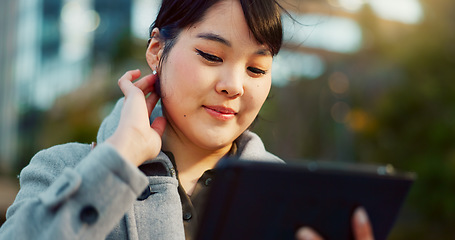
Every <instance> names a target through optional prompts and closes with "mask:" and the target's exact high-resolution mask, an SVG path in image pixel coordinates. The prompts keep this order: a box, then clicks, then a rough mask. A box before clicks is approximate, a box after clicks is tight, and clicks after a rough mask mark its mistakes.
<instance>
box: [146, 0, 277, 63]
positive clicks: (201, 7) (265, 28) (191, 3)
mask: <svg viewBox="0 0 455 240" xmlns="http://www.w3.org/2000/svg"><path fill="white" fill-rule="evenodd" d="M220 1H222V0H163V1H162V3H161V8H160V11H159V13H158V15H157V17H156V20H155V22H154V23H153V24H152V25H151V26H150V36H151V34H152V31H153V29H154V28H158V29H159V30H160V38H161V40H163V41H164V43H165V46H164V49H163V54H162V57H161V59H160V63H162V62H164V61H165V59H166V57H167V55H168V54H169V51H170V50H171V49H172V47H173V46H174V44H175V41H176V39H177V37H178V35H179V34H180V32H181V31H182V30H183V29H185V28H187V27H189V26H191V25H194V24H197V23H198V22H200V21H202V19H203V18H204V16H205V13H206V12H207V10H208V9H209V8H210V7H212V6H213V5H215V4H216V3H218V2H220ZM239 1H240V4H241V6H242V10H243V13H244V16H245V19H246V23H247V25H248V27H249V29H250V30H251V32H252V33H253V36H254V38H255V39H256V41H257V42H258V43H259V44H265V45H266V46H267V47H268V48H269V50H270V52H271V53H272V55H273V56H274V55H276V54H277V53H278V51H279V50H280V48H281V43H282V38H283V29H282V25H281V11H282V10H283V8H282V7H281V6H280V5H279V4H278V3H277V2H276V0H239ZM160 65H161V64H160Z"/></svg>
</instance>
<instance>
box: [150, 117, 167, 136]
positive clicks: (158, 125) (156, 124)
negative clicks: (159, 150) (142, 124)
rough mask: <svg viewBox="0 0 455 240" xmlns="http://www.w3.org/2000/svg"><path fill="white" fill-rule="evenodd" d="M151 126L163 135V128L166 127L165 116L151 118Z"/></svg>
mask: <svg viewBox="0 0 455 240" xmlns="http://www.w3.org/2000/svg"><path fill="white" fill-rule="evenodd" d="M151 127H152V128H153V129H154V130H155V131H156V132H157V133H158V134H159V135H160V136H163V133H164V129H165V128H166V118H164V117H157V118H155V120H153V123H152V125H151Z"/></svg>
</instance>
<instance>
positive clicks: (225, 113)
mask: <svg viewBox="0 0 455 240" xmlns="http://www.w3.org/2000/svg"><path fill="white" fill-rule="evenodd" d="M202 107H203V108H204V109H205V110H206V111H207V112H208V113H209V114H210V115H211V116H212V117H214V118H216V119H218V120H223V121H225V120H230V119H232V118H234V117H235V115H237V112H236V111H234V110H233V109H231V108H226V107H223V106H205V105H203V106H202Z"/></svg>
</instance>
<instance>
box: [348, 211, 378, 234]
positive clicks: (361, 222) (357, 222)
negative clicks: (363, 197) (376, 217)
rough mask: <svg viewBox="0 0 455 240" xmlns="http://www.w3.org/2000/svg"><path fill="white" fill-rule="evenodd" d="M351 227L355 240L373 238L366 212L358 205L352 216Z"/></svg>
mask: <svg viewBox="0 0 455 240" xmlns="http://www.w3.org/2000/svg"><path fill="white" fill-rule="evenodd" d="M352 228H353V231H354V237H355V239H356V240H373V239H374V238H373V231H372V229H371V224H370V220H368V215H367V212H366V211H365V209H364V208H363V207H358V208H357V209H356V210H355V211H354V214H353V216H352Z"/></svg>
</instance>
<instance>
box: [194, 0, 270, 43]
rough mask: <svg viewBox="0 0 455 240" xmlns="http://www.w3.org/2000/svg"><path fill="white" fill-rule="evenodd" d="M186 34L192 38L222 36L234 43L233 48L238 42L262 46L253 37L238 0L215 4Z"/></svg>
mask: <svg viewBox="0 0 455 240" xmlns="http://www.w3.org/2000/svg"><path fill="white" fill-rule="evenodd" d="M186 32H187V33H188V34H189V35H190V36H191V37H192V38H198V37H200V36H201V35H207V34H212V35H216V36H220V37H221V38H222V39H225V40H227V41H228V42H229V43H232V46H233V47H235V43H236V42H242V43H243V44H245V43H249V45H254V46H255V47H258V46H262V45H260V44H258V43H257V41H256V39H255V38H254V37H253V34H252V33H251V30H250V29H249V27H248V25H247V23H246V20H245V16H244V13H243V10H242V7H241V5H240V2H239V1H237V0H223V1H220V2H218V3H216V4H214V5H213V6H212V7H210V8H209V9H207V12H206V13H205V15H204V17H203V18H202V19H201V21H199V22H198V23H196V24H194V25H192V26H191V27H189V28H188V29H187V31H186ZM207 40H210V39H207ZM212 40H215V39H212Z"/></svg>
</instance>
